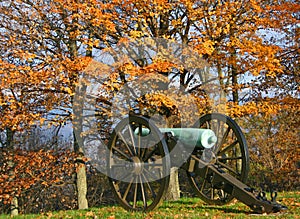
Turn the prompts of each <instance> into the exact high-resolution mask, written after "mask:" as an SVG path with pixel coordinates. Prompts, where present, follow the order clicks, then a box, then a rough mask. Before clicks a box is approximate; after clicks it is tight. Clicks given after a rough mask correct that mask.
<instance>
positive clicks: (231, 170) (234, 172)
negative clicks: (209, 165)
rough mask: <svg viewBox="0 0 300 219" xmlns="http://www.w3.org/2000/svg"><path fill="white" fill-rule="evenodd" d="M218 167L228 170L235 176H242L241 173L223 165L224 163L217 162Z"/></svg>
mask: <svg viewBox="0 0 300 219" xmlns="http://www.w3.org/2000/svg"><path fill="white" fill-rule="evenodd" d="M217 164H218V165H220V166H222V167H223V168H225V169H227V170H228V171H230V172H231V173H233V174H235V175H236V176H240V175H241V174H240V173H239V172H236V171H235V170H234V169H232V168H231V167H230V166H228V165H226V164H224V163H222V162H217Z"/></svg>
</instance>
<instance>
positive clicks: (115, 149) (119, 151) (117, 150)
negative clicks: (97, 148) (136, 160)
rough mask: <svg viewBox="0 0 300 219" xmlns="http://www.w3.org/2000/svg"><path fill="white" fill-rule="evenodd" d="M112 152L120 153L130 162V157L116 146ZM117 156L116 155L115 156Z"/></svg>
mask: <svg viewBox="0 0 300 219" xmlns="http://www.w3.org/2000/svg"><path fill="white" fill-rule="evenodd" d="M112 151H113V152H118V153H119V154H120V155H121V156H122V157H123V158H125V159H127V160H130V157H129V156H128V155H127V154H125V153H124V152H123V151H121V150H120V149H118V148H116V147H115V146H113V147H112ZM114 155H116V154H114Z"/></svg>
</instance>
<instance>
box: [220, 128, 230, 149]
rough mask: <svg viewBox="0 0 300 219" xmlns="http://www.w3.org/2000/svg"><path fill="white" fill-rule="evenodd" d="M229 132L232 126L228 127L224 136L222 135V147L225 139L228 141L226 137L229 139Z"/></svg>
mask: <svg viewBox="0 0 300 219" xmlns="http://www.w3.org/2000/svg"><path fill="white" fill-rule="evenodd" d="M229 132H230V127H228V128H227V129H226V131H225V133H224V135H223V137H222V140H221V142H220V147H222V145H223V144H224V143H225V141H226V139H227V137H228V134H229Z"/></svg>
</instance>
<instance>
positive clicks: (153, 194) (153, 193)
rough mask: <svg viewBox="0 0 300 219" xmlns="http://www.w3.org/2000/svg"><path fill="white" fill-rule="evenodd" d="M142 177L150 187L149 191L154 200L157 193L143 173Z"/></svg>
mask: <svg viewBox="0 0 300 219" xmlns="http://www.w3.org/2000/svg"><path fill="white" fill-rule="evenodd" d="M142 176H143V178H144V181H145V183H146V185H147V186H148V189H149V191H150V193H151V194H152V198H153V199H154V198H155V197H156V193H155V191H154V190H153V188H152V187H151V185H150V183H149V182H148V180H147V179H146V176H145V175H144V174H143V173H142Z"/></svg>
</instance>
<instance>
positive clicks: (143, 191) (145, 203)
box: [139, 175, 147, 208]
mask: <svg viewBox="0 0 300 219" xmlns="http://www.w3.org/2000/svg"><path fill="white" fill-rule="evenodd" d="M139 179H140V185H141V193H142V199H143V203H144V208H146V207H147V201H146V194H145V190H144V183H143V180H142V176H141V175H139Z"/></svg>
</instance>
